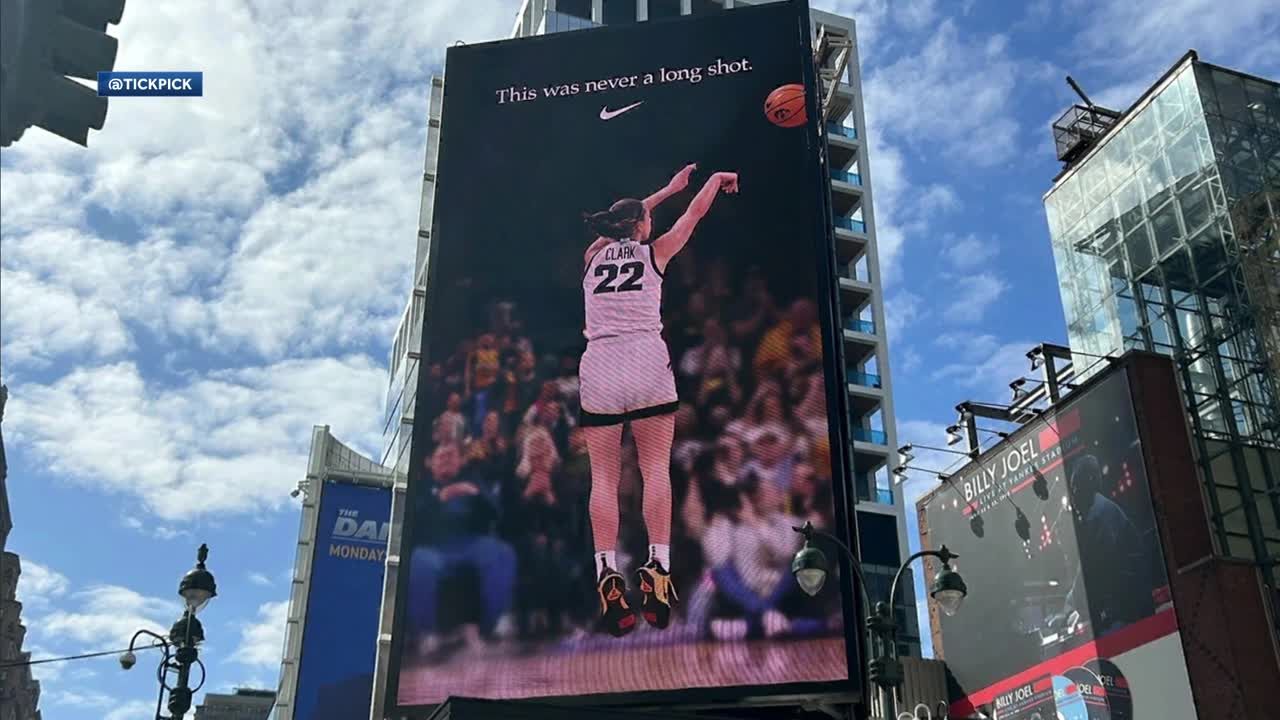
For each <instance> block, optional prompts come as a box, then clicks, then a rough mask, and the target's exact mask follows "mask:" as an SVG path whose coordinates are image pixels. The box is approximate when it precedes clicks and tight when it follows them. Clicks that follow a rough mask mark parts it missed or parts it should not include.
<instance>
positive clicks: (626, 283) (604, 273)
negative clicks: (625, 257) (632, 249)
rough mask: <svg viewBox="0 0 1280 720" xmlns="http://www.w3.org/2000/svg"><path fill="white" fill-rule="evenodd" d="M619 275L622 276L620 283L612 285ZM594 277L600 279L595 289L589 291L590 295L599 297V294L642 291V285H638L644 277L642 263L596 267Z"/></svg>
mask: <svg viewBox="0 0 1280 720" xmlns="http://www.w3.org/2000/svg"><path fill="white" fill-rule="evenodd" d="M619 274H621V275H624V276H625V277H623V279H622V282H620V283H618V284H616V285H615V284H614V281H615V280H617V279H618V276H619ZM595 276H596V277H602V278H604V279H603V280H601V281H600V284H599V285H596V289H595V290H592V291H591V294H592V295H600V294H601V293H611V292H631V291H633V290H643V289H644V285H641V284H640V279H641V278H643V277H644V263H642V262H629V263H624V264H623V265H622V266H621V267H619V266H617V265H597V266H596V271H595Z"/></svg>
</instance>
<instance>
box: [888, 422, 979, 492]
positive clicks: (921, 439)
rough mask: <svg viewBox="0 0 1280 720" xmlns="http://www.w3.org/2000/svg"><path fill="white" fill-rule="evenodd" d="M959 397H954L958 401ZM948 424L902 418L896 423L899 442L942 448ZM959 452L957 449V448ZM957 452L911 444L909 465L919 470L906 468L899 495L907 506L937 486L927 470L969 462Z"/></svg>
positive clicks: (950, 468) (949, 469)
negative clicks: (911, 458) (904, 479)
mask: <svg viewBox="0 0 1280 720" xmlns="http://www.w3.org/2000/svg"><path fill="white" fill-rule="evenodd" d="M958 401H959V399H957V402H958ZM946 429H947V425H946V424H945V423H941V422H934V421H931V420H903V421H901V422H899V423H898V442H900V443H901V444H903V445H906V444H908V443H910V444H912V445H931V446H933V447H945V446H946V445H945V444H946V436H947V433H946ZM957 452H959V450H957ZM957 452H943V451H941V450H930V449H927V448H923V447H913V448H912V451H911V454H912V455H913V456H915V459H914V460H912V461H911V463H910V465H911V467H914V468H920V469H919V470H908V472H907V481H906V482H905V483H903V486H902V495H903V498H904V499H905V500H906V503H907V507H908V508H911V507H914V506H915V502H916V500H919V499H920V497H921V496H922V495H924V494H925V493H927V492H929V491H930V490H933V489H934V488H936V487H938V485H939V481H938V478H937V476H936V475H934V474H933V472H930V471H940V472H947V473H950V472H954V471H955V470H956V469H958V468H960V467H961V466H963V465H964V464H965V463H966V462H968V461H969V458H968V457H967V456H965V455H961V454H957Z"/></svg>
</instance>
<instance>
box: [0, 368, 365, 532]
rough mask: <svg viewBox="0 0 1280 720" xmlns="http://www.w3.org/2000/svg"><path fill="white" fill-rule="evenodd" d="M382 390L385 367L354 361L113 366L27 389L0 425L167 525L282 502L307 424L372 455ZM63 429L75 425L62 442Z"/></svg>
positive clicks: (60, 469)
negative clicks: (182, 368) (73, 434)
mask: <svg viewBox="0 0 1280 720" xmlns="http://www.w3.org/2000/svg"><path fill="white" fill-rule="evenodd" d="M385 389H386V372H385V370H383V369H382V368H381V367H379V366H378V365H376V364H375V363H374V362H373V361H372V360H370V359H369V358H367V357H362V356H352V357H347V358H341V359H336V358H335V359H315V360H287V361H282V362H278V363H275V364H273V365H269V366H265V367H255V368H246V369H241V370H223V371H214V372H211V373H208V374H205V375H203V376H193V377H191V378H190V379H189V380H188V381H187V382H186V384H180V385H178V386H166V385H162V384H159V383H148V382H147V381H146V380H145V379H144V378H143V377H142V375H141V374H140V372H139V369H138V368H137V366H135V365H134V364H133V363H130V362H120V363H115V364H112V365H105V366H99V367H89V368H82V369H77V370H74V371H73V372H71V373H70V374H68V375H66V376H65V377H63V378H60V379H59V380H57V381H55V382H53V383H51V384H48V385H35V384H30V385H27V386H26V387H25V388H24V392H23V393H22V394H21V395H20V396H17V397H15V398H14V399H13V400H11V401H10V402H11V405H13V408H12V414H11V416H10V419H9V422H8V423H6V428H5V429H6V430H9V429H10V428H9V424H10V423H11V424H12V432H13V438H14V441H16V442H22V443H25V444H26V445H28V446H29V447H30V448H31V449H32V450H33V451H34V454H35V455H36V456H37V457H38V458H40V459H41V460H42V461H43V462H45V463H47V465H48V467H49V469H50V470H51V471H52V472H53V473H55V474H60V475H61V476H63V477H65V478H67V479H69V480H72V481H75V482H78V483H82V484H85V485H89V486H94V487H98V488H101V489H103V490H107V491H109V492H115V493H120V494H126V495H130V496H133V497H136V498H138V499H140V500H141V501H142V504H143V506H144V507H145V508H147V509H148V510H150V511H151V512H153V513H155V514H156V515H158V516H160V518H161V519H163V520H175V519H179V518H189V517H192V516H195V515H201V514H210V515H212V514H225V513H237V512H254V511H261V510H262V509H264V508H274V507H279V506H281V505H282V504H283V503H284V502H285V500H286V499H287V496H288V491H289V489H290V488H292V486H293V485H294V483H295V481H296V480H297V477H298V474H299V473H301V472H303V470H304V468H305V466H306V458H307V451H308V446H309V443H310V436H311V428H312V426H313V425H315V424H317V423H328V424H330V425H332V426H333V427H334V429H335V432H337V433H339V434H342V435H343V436H344V438H345V439H346V440H347V441H348V442H350V443H351V444H352V445H354V446H356V447H357V448H361V449H363V450H365V451H366V452H374V451H376V448H377V447H378V446H379V443H380V437H379V430H380V428H379V425H378V418H379V416H380V415H381V405H382V401H381V397H382V394H383V393H384V392H385ZM68 427H78V428H80V430H79V434H78V436H77V441H76V442H75V443H73V444H70V445H68V444H67V443H66V442H65V436H66V428H68ZM126 522H127V521H126ZM159 527H161V528H163V527H165V526H164V525H161V526H159ZM170 534H172V533H170Z"/></svg>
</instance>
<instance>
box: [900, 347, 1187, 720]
mask: <svg viewBox="0 0 1280 720" xmlns="http://www.w3.org/2000/svg"><path fill="white" fill-rule="evenodd" d="M919 507H920V512H921V528H922V531H923V532H924V533H925V542H927V543H928V544H929V545H931V546H935V547H936V546H938V545H942V544H945V545H946V546H947V547H948V548H950V549H951V550H953V551H955V552H956V553H958V554H959V555H960V558H959V560H956V561H954V562H953V566H954V567H955V568H956V569H957V570H958V571H959V572H961V573H962V574H963V576H964V578H965V581H966V582H967V583H968V585H969V588H970V592H969V597H968V598H967V600H966V603H965V606H964V608H963V609H962V611H961V612H959V613H957V614H956V615H955V616H954V617H947V616H945V615H939V616H938V620H939V621H940V623H941V626H940V628H938V630H939V631H940V632H938V633H936V634H935V641H936V647H937V648H938V649H940V650H941V656H942V657H943V658H944V659H945V660H946V662H947V668H948V669H949V671H950V673H951V676H952V680H953V687H952V695H953V700H954V702H953V704H952V708H951V710H952V712H951V714H952V716H954V717H970V716H971V715H972V714H973V713H974V711H975V709H977V710H984V711H985V712H986V713H987V716H989V717H994V718H996V719H997V720H1015V719H1016V720H1032V719H1033V718H1045V719H1049V718H1055V717H1056V718H1063V719H1064V720H1076V719H1078V720H1100V719H1107V718H1113V719H1114V720H1179V719H1180V718H1187V719H1188V720H1191V719H1192V718H1195V717H1196V715H1195V710H1194V707H1193V706H1192V699H1191V690H1190V685H1189V680H1188V677H1187V669H1186V660H1185V658H1184V655H1183V652H1182V645H1181V642H1180V639H1179V635H1178V623H1177V617H1176V615H1175V613H1174V608H1173V600H1172V595H1171V592H1170V587H1169V577H1168V572H1167V570H1166V568H1165V562H1164V557H1163V553H1162V552H1161V545H1160V540H1159V535H1158V528H1157V525H1156V520H1155V515H1154V512H1153V509H1152V508H1153V506H1152V499H1151V491H1150V488H1149V487H1148V481H1147V473H1146V469H1145V463H1144V460H1143V453H1142V447H1141V443H1140V439H1139V434H1138V429H1137V423H1136V420H1135V416H1134V409H1133V399H1132V396H1131V393H1130V387H1129V381H1128V378H1127V377H1126V375H1125V373H1124V372H1123V371H1122V370H1116V371H1113V372H1112V374H1111V375H1110V377H1107V378H1106V379H1103V380H1101V381H1099V382H1098V383H1097V384H1096V385H1094V386H1092V387H1090V388H1087V389H1082V390H1081V391H1079V392H1078V394H1077V395H1075V396H1072V397H1071V398H1069V399H1068V401H1067V402H1066V403H1064V405H1063V406H1062V408H1061V409H1059V410H1057V411H1056V412H1055V413H1053V414H1051V415H1047V416H1046V417H1045V418H1043V419H1041V420H1038V421H1036V422H1034V423H1030V424H1029V425H1027V426H1026V427H1024V428H1023V429H1021V430H1019V431H1018V432H1017V433H1015V434H1014V435H1013V436H1012V437H1011V438H1010V439H1008V440H1005V441H1004V442H1002V443H1001V444H1000V445H998V446H996V447H994V448H992V449H991V450H989V451H987V453H986V454H985V455H984V456H983V457H982V459H981V461H980V462H977V463H971V464H969V465H967V466H966V467H965V468H964V469H962V470H961V471H960V472H958V473H956V474H955V475H954V476H953V477H952V478H951V482H950V483H949V484H948V485H944V486H943V487H941V488H939V489H938V490H937V491H935V492H933V493H931V494H930V495H929V496H926V497H925V498H923V499H922V500H921V501H920V503H919Z"/></svg>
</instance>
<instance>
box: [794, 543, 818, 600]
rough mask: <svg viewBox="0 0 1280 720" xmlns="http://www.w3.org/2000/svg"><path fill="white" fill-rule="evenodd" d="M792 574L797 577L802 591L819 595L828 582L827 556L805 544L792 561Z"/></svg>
mask: <svg viewBox="0 0 1280 720" xmlns="http://www.w3.org/2000/svg"><path fill="white" fill-rule="evenodd" d="M791 574H792V575H795V576H796V582H797V583H799V584H800V589H801V590H804V591H805V593H807V594H809V595H811V596H812V595H817V594H818V592H819V591H821V590H822V585H823V584H824V583H825V582H826V581H827V556H826V555H825V554H823V552H822V551H821V550H819V549H818V548H816V547H814V546H813V545H812V544H810V543H808V542H805V544H804V547H802V548H800V550H799V551H798V552H796V556H795V558H794V559H792V561H791Z"/></svg>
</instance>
